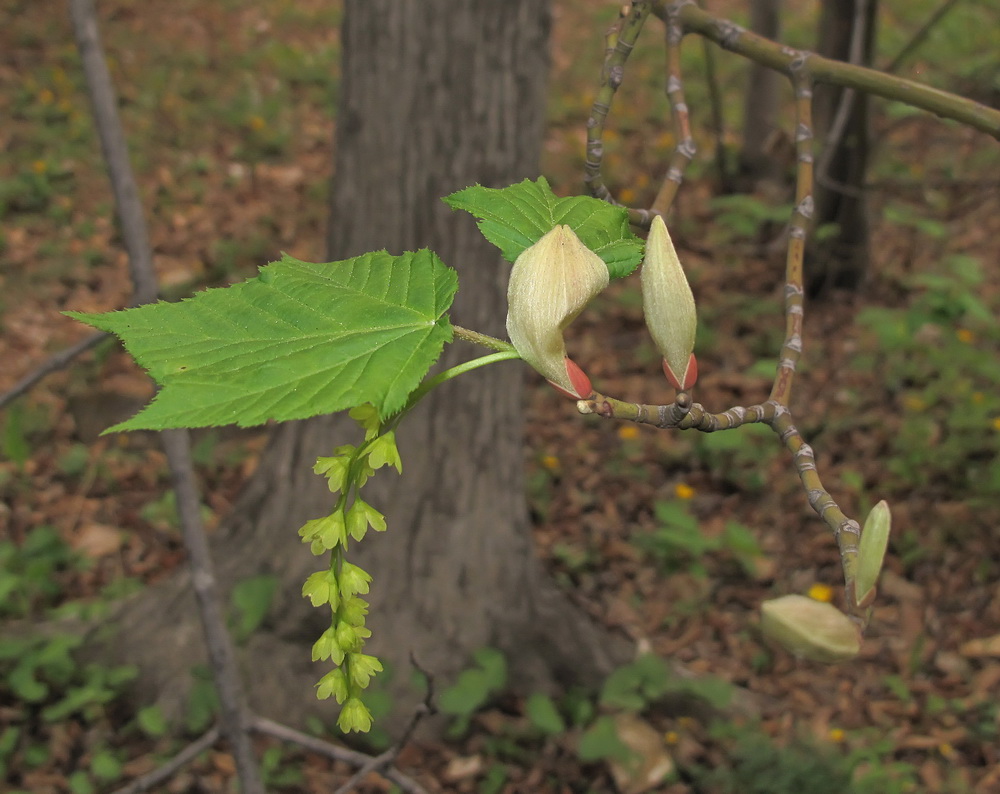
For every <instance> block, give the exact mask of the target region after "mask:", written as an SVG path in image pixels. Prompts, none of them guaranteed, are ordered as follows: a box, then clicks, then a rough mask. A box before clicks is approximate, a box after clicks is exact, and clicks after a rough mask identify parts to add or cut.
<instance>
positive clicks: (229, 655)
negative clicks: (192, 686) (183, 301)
mask: <svg viewBox="0 0 1000 794" xmlns="http://www.w3.org/2000/svg"><path fill="white" fill-rule="evenodd" d="M70 10H71V13H72V17H73V29H74V33H75V35H76V41H77V46H78V47H79V49H80V56H81V59H82V60H83V67H84V76H85V80H86V84H87V90H88V94H89V95H90V101H91V106H92V108H93V113H94V123H95V124H96V126H97V133H98V137H99V138H100V141H101V149H102V151H103V152H104V157H105V160H106V161H107V164H108V173H109V176H110V178H111V184H112V188H113V190H114V195H115V207H116V211H117V214H118V219H119V222H120V223H121V227H122V236H123V238H124V240H125V247H126V249H127V250H128V256H129V268H130V271H131V274H132V280H133V289H134V294H133V300H134V302H135V303H136V304H142V303H148V302H150V301H153V300H155V299H156V296H157V293H158V289H157V283H156V273H155V271H154V269H153V255H152V249H151V247H150V244H149V234H148V232H147V229H146V221H145V217H144V215H143V210H142V204H141V202H140V201H139V192H138V190H137V189H136V184H135V177H134V176H133V174H132V167H131V164H130V163H129V157H128V149H127V146H126V143H125V133H124V130H123V128H122V123H121V119H120V118H119V116H118V108H117V102H116V99H115V94H114V88H113V86H112V84H111V77H110V75H109V73H108V68H107V63H106V61H105V58H104V52H103V50H102V48H101V42H100V38H99V35H98V29H97V16H96V13H95V11H94V4H93V2H92V0H70ZM162 438H163V446H164V449H165V450H166V454H167V462H168V465H169V467H170V472H171V476H172V477H173V481H174V492H175V494H176V496H177V510H178V514H179V517H180V524H181V531H182V533H183V537H184V545H185V547H186V549H187V552H188V557H189V560H190V564H191V571H192V576H191V579H192V583H193V587H194V592H195V597H196V598H197V601H198V608H199V609H198V613H199V617H200V618H201V622H202V629H203V631H204V634H205V644H206V645H207V647H208V654H209V658H210V660H211V663H212V672H213V675H214V677H215V684H216V689H217V691H218V693H219V701H220V706H221V707H220V722H221V732H222V734H223V736H225V738H226V740H227V741H228V742H229V744H230V746H231V748H232V752H233V755H234V757H235V759H236V769H237V774H238V776H239V779H240V788H241V790H242V792H243V794H263V792H264V786H263V784H262V783H261V780H260V773H259V771H258V768H257V760H256V757H255V756H254V752H253V745H252V743H251V741H250V735H249V733H248V731H247V719H248V718H247V711H246V704H245V701H244V699H243V688H242V685H241V683H240V678H239V672H238V670H237V668H236V660H235V655H234V652H233V647H232V640H231V638H230V636H229V633H228V631H227V629H226V623H225V620H224V619H223V616H222V607H221V603H220V599H219V594H218V589H217V587H216V582H215V574H214V572H213V570H212V557H211V552H210V551H209V548H208V540H207V538H206V536H205V529H204V527H203V526H202V523H201V515H200V499H199V496H198V489H197V486H196V484H195V478H194V469H193V466H192V462H191V447H190V439H189V435H188V433H187V431H185V430H166V431H164V432H163V434H162Z"/></svg>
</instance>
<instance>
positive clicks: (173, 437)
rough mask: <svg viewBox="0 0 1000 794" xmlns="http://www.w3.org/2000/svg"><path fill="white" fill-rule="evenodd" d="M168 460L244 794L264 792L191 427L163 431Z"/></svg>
mask: <svg viewBox="0 0 1000 794" xmlns="http://www.w3.org/2000/svg"><path fill="white" fill-rule="evenodd" d="M161 437H162V439H163V447H164V450H165V451H166V453H167V463H168V465H169V467H170V474H171V477H172V478H173V485H174V494H175V495H176V497H177V512H178V515H179V518H180V525H181V533H182V535H183V538H184V548H185V549H186V550H187V554H188V561H189V563H190V565H191V582H192V585H193V589H194V594H195V598H196V599H197V601H198V615H199V617H200V618H201V624H202V630H203V632H204V634H205V645H206V646H207V649H208V658H209V661H210V662H211V665H212V674H213V676H214V678H215V686H216V689H217V691H218V693H219V721H220V723H221V724H222V733H223V735H224V736H225V737H226V740H227V741H228V742H229V744H230V746H231V748H232V752H233V756H234V757H235V759H236V770H237V773H238V774H239V778H240V787H241V790H242V792H243V794H257V793H258V792H259V793H260V794H263V792H264V787H263V784H262V783H261V781H260V776H259V772H258V770H257V759H256V756H255V755H254V751H253V744H252V743H251V741H250V737H249V734H248V733H247V729H248V726H249V722H248V719H249V718H248V716H247V707H246V701H245V699H244V695H243V685H242V682H241V681H240V674H239V670H238V668H237V666H236V654H235V652H234V650H233V644H232V638H231V637H230V636H229V631H228V630H227V629H226V621H225V618H224V617H223V614H222V606H221V603H222V600H221V598H220V596H219V589H218V586H217V584H216V579H215V572H214V571H213V565H212V553H211V551H210V550H209V547H208V537H207V536H206V535H205V527H204V526H203V525H202V521H201V500H200V499H199V496H198V487H197V485H196V483H195V477H194V467H193V466H192V464H191V440H190V439H191V437H190V434H189V433H188V431H187V430H164V431H162V432H161Z"/></svg>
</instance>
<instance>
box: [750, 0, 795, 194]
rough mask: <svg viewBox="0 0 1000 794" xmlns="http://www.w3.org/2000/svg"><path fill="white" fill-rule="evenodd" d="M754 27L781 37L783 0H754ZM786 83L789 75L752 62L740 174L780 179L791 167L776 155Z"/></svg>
mask: <svg viewBox="0 0 1000 794" xmlns="http://www.w3.org/2000/svg"><path fill="white" fill-rule="evenodd" d="M750 30H752V31H753V32H754V33H758V34H760V35H761V36H764V37H765V38H768V39H772V40H773V41H777V40H778V38H779V37H780V35H781V0H752V1H751V3H750ZM784 86H785V79H784V78H783V77H782V76H781V74H779V73H778V72H776V71H775V70H774V69H768V68H767V67H765V66H761V65H760V64H759V63H752V64H751V65H750V79H749V82H748V83H747V93H746V97H745V99H744V103H743V149H742V151H741V152H740V174H741V176H742V177H744V178H745V179H747V180H749V181H752V182H758V181H760V180H772V181H775V180H780V179H781V178H782V176H784V175H785V174H786V173H787V171H788V162H787V160H786V159H785V158H783V157H776V156H774V148H775V140H774V137H775V135H777V134H779V132H780V128H779V127H778V126H777V123H778V110H779V107H780V100H781V91H782V89H783V88H784Z"/></svg>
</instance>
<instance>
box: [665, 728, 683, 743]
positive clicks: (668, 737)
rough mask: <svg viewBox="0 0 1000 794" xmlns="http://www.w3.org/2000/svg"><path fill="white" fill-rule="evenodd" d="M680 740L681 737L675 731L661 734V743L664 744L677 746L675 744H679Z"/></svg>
mask: <svg viewBox="0 0 1000 794" xmlns="http://www.w3.org/2000/svg"><path fill="white" fill-rule="evenodd" d="M680 740H681V737H680V735H679V734H678V733H677V731H667V732H666V733H665V734H663V741H664V742H665V743H666V744H669V745H674V744H677V742H679V741H680Z"/></svg>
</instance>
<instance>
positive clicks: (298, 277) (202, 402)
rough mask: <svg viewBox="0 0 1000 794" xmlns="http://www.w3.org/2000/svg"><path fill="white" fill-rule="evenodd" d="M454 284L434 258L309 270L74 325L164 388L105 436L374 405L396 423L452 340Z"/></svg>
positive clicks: (378, 259)
mask: <svg viewBox="0 0 1000 794" xmlns="http://www.w3.org/2000/svg"><path fill="white" fill-rule="evenodd" d="M457 286H458V281H457V276H456V274H455V271H453V270H451V269H450V268H447V267H445V265H444V264H443V263H442V262H441V260H440V259H438V257H437V256H436V255H435V254H433V253H432V252H430V251H427V250H421V251H416V252H407V253H404V254H402V255H401V256H390V255H389V254H387V253H386V252H385V251H379V252H375V253H370V254H364V255H363V256H358V257H354V258H353V259H347V260H344V261H341V262H331V263H327V264H311V263H308V262H300V261H299V260H297V259H294V258H292V257H290V256H287V255H286V256H284V257H283V258H282V259H281V261H280V262H277V263H274V264H271V265H268V266H267V267H264V268H261V271H260V275H259V276H258V277H257V278H254V279H250V280H249V281H245V282H243V283H242V284H236V285H234V286H232V287H228V288H224V289H210V290H206V291H204V292H199V293H198V294H196V295H195V296H194V297H192V298H188V299H187V300H183V301H181V302H179V303H165V302H162V301H161V302H159V303H153V304H148V305H146V306H140V307H138V308H133V309H125V310H124V311H118V312H111V313H108V314H82V313H79V312H68V314H69V316H71V317H74V318H75V319H77V320H79V321H81V322H84V323H87V324H88V325H91V326H93V327H95V328H99V329H101V330H103V331H109V332H111V333H113V334H115V335H116V336H118V337H119V338H120V339H121V340H122V342H123V343H124V344H125V347H126V349H127V350H128V351H129V353H131V354H132V355H133V356H134V357H135V359H136V361H137V362H139V364H140V365H142V366H143V367H145V368H146V369H148V370H149V374H150V375H151V376H152V377H153V379H154V380H155V381H156V382H157V383H159V384H160V385H161V386H162V387H163V388H162V389H161V390H160V391H159V392H158V393H157V396H156V397H155V398H154V399H153V402H151V403H150V404H149V405H148V406H146V408H144V409H143V411H142V412H141V413H139V414H138V415H137V416H134V417H133V418H132V419H129V420H128V421H126V422H122V423H121V424H118V425H115V426H114V427H113V428H110V430H109V431H105V432H110V431H121V430H136V429H150V430H162V429H164V428H170V427H205V426H209V425H227V424H237V425H239V426H241V427H248V426H251V425H259V424H263V423H264V422H266V421H268V420H269V419H276V420H278V421H288V420H291V419H306V418H308V417H310V416H316V415H318V414H329V413H334V412H336V411H340V410H344V409H348V408H351V407H353V406H357V405H359V404H361V403H371V404H372V405H373V406H374V407H375V409H376V410H377V411H378V412H379V414H380V415H382V416H388V415H390V414H392V413H394V412H395V411H398V410H399V409H400V408H401V407H402V406H403V404H404V403H405V402H406V398H407V397H408V396H409V394H410V392H412V391H413V390H414V389H415V388H416V387H417V385H418V384H419V383H420V381H421V380H422V379H423V377H424V375H425V374H426V373H427V370H428V369H429V368H430V366H431V365H432V364H433V363H434V362H435V361H436V360H437V358H438V356H439V355H440V353H441V349H442V348H443V346H444V344H445V343H446V342H448V341H450V340H451V337H452V330H451V325H450V323H449V321H448V318H447V316H446V315H445V312H446V311H447V309H448V307H449V306H450V305H451V302H452V299H453V298H454V294H455V290H456V289H457Z"/></svg>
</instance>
